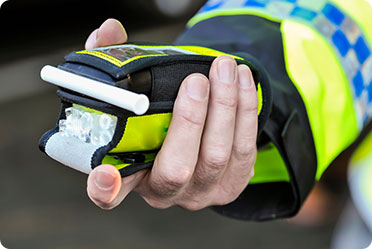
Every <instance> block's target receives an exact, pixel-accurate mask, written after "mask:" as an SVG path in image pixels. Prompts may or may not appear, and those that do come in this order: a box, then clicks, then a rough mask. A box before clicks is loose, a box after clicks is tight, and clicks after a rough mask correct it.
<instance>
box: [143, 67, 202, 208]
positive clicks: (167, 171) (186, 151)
mask: <svg viewBox="0 0 372 249" xmlns="http://www.w3.org/2000/svg"><path fill="white" fill-rule="evenodd" d="M208 97H209V81H208V79H207V78H206V77H205V76H204V75H202V74H193V75H190V76H189V77H187V78H186V79H185V80H184V82H183V83H182V85H181V87H180V90H179V93H178V97H177V100H176V102H175V105H174V110H173V118H172V122H171V125H170V127H169V130H168V134H167V136H166V139H165V141H164V143H163V146H162V148H161V151H160V152H159V154H158V156H157V158H156V160H155V163H154V167H153V168H152V170H151V173H150V174H149V175H148V179H147V186H144V187H142V189H139V190H138V191H139V192H140V193H141V195H142V196H143V197H144V198H145V199H146V200H147V201H148V202H149V203H150V205H152V206H156V207H159V208H164V207H167V206H170V205H172V204H174V199H173V197H175V196H177V195H179V194H180V192H181V191H182V189H183V188H184V186H186V185H187V184H188V182H189V181H190V178H191V176H192V174H193V172H194V168H195V165H196V163H197V160H198V155H199V147H200V142H201V137H202V133H203V127H204V123H205V119H206V115H207V108H208Z"/></svg>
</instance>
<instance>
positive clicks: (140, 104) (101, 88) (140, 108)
mask: <svg viewBox="0 0 372 249" xmlns="http://www.w3.org/2000/svg"><path fill="white" fill-rule="evenodd" d="M40 76H41V78H42V79H43V80H45V81H47V82H50V83H52V84H54V85H57V86H60V87H63V88H67V89H69V90H72V91H74V92H78V93H82V94H84V95H87V96H89V97H92V98H95V99H98V100H101V101H104V102H107V103H109V104H112V105H115V106H118V107H121V108H123V109H125V110H129V111H132V112H134V113H135V114H137V115H142V114H144V113H145V112H146V111H147V110H148V109H149V105H150V102H149V99H148V98H147V96H146V95H144V94H137V93H134V92H131V91H128V90H125V89H121V88H118V87H114V86H110V85H107V84H104V83H101V82H99V81H96V80H92V79H89V78H86V77H83V76H80V75H77V74H73V73H70V72H67V71H64V70H62V69H59V68H56V67H52V66H49V65H47V66H44V67H43V68H42V69H41V72H40Z"/></svg>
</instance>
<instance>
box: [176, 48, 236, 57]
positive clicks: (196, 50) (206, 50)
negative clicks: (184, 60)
mask: <svg viewBox="0 0 372 249" xmlns="http://www.w3.org/2000/svg"><path fill="white" fill-rule="evenodd" d="M174 47H176V48H181V49H184V50H187V51H190V52H193V53H196V54H201V55H207V56H214V57H218V56H221V55H228V56H231V57H233V58H234V59H237V60H243V58H241V57H239V56H236V55H231V54H227V53H224V52H221V51H217V50H214V49H211V48H205V47H198V46H174Z"/></svg>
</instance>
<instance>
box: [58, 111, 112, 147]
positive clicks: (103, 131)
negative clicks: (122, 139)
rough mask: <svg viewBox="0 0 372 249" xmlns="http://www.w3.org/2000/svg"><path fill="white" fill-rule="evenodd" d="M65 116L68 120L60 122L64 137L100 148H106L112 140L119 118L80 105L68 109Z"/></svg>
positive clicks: (60, 130) (60, 129)
mask: <svg viewBox="0 0 372 249" xmlns="http://www.w3.org/2000/svg"><path fill="white" fill-rule="evenodd" d="M65 114H66V119H61V120H60V121H59V132H60V133H61V134H62V136H66V137H73V138H76V139H78V140H80V141H82V142H84V143H91V144H93V145H98V146H104V145H106V144H108V143H109V142H110V141H111V140H112V138H113V136H114V132H115V128H116V124H117V117H115V116H113V115H109V114H105V113H102V112H98V111H95V110H93V109H89V108H86V107H83V106H80V105H73V106H72V107H69V108H66V109H65Z"/></svg>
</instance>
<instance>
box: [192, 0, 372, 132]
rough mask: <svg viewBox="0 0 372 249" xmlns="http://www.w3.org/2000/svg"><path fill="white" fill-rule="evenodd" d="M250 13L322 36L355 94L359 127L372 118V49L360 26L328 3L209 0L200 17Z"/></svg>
mask: <svg viewBox="0 0 372 249" xmlns="http://www.w3.org/2000/svg"><path fill="white" fill-rule="evenodd" d="M242 9H245V10H249V13H252V14H254V13H257V14H262V15H263V16H269V17H271V18H272V19H274V20H278V21H280V20H283V19H291V20H294V21H297V22H300V23H303V24H306V25H308V26H310V27H312V28H313V29H315V30H317V31H318V32H319V33H320V34H322V35H323V36H324V37H325V38H326V39H327V40H328V42H329V43H330V44H331V46H332V47H333V48H334V50H335V53H336V55H337V56H338V58H339V60H340V62H341V64H342V66H343V68H344V71H345V74H346V76H347V78H348V80H349V83H350V86H351V89H352V91H353V95H354V103H355V110H356V113H357V118H358V123H359V127H360V128H362V127H363V126H364V125H365V123H366V122H367V121H368V120H369V119H370V117H371V116H372V54H371V51H372V50H371V46H370V45H369V44H368V42H367V39H366V37H365V36H364V35H363V32H362V30H361V28H360V27H359V25H358V24H357V23H356V22H355V21H354V20H353V19H352V18H351V17H350V16H348V15H347V14H346V13H344V12H343V11H342V10H341V9H340V8H338V7H337V6H336V5H335V4H333V3H331V2H330V1H327V0H209V1H208V2H207V3H206V4H205V5H204V7H203V8H202V9H201V10H200V11H199V13H198V14H203V13H207V12H211V11H229V10H234V11H235V12H234V13H236V12H238V11H237V10H242Z"/></svg>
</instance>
